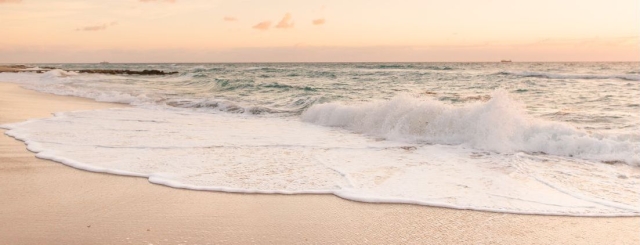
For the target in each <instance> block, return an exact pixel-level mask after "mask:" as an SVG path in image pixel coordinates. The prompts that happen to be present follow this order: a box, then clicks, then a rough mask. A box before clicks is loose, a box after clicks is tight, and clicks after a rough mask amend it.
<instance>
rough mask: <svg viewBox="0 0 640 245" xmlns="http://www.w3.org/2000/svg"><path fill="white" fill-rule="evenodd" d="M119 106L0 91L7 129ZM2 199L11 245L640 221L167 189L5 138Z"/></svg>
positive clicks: (587, 234) (507, 232)
mask: <svg viewBox="0 0 640 245" xmlns="http://www.w3.org/2000/svg"><path fill="white" fill-rule="evenodd" d="M113 107H126V105H122V104H113V103H102V102H95V101H92V100H90V99H83V98H76V97H67V96H57V95H51V94H44V93H39V92H35V91H30V90H26V89H22V88H20V86H19V85H17V84H10V83H3V82H0V124H4V123H11V122H19V121H24V120H27V119H29V118H42V117H47V116H50V114H51V113H53V112H59V111H70V110H87V109H105V108H113ZM5 131H6V130H1V132H2V133H3V135H4V132H5ZM0 193H3V198H2V199H0V207H1V208H0V226H2V227H7V229H3V230H0V241H1V242H2V243H7V244H42V243H67V244H87V243H89V244H122V243H133V244H140V243H153V244H165V243H168V244H175V243H197V244H208V243H212V244H213V243H250V242H253V243H255V242H260V243H364V242H367V241H368V242H373V243H393V242H398V241H403V240H404V241H405V242H407V241H408V242H411V241H413V242H415V243H454V244H460V243H504V244H514V243H517V244H550V243H551V244H557V243H562V244H588V243H596V244H597V243H605V244H616V243H617V244H625V243H631V244H635V243H639V242H640V235H639V234H640V217H615V218H604V217H566V216H541V215H521V214H505V213H491V212H482V211H470V210H457V209H447V208H438V207H428V206H419V205H410V204H377V203H361V202H354V201H348V200H345V199H341V198H339V197H336V196H333V195H313V194H306V195H270V194H239V193H223V192H208V191H191V190H184V189H175V188H168V187H166V186H161V185H154V184H151V183H149V182H148V180H147V179H142V178H131V177H126V176H118V175H110V174H102V173H91V172H87V171H83V170H78V169H74V168H71V167H68V166H65V165H62V164H59V163H55V162H52V161H48V160H42V159H37V158H35V156H34V154H33V153H31V152H29V151H27V150H26V148H25V145H24V143H23V142H21V141H17V140H15V139H13V138H11V137H8V136H6V135H4V136H3V137H0Z"/></svg>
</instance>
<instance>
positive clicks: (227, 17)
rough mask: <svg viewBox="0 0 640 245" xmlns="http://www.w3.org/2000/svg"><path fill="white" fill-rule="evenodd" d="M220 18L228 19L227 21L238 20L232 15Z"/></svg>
mask: <svg viewBox="0 0 640 245" xmlns="http://www.w3.org/2000/svg"><path fill="white" fill-rule="evenodd" d="M222 20H224V21H229V22H231V21H238V19H237V18H236V17H233V16H225V17H224V18H222Z"/></svg>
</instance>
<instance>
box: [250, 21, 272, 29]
mask: <svg viewBox="0 0 640 245" xmlns="http://www.w3.org/2000/svg"><path fill="white" fill-rule="evenodd" d="M269 27H271V21H263V22H260V23H258V24H256V25H255V26H253V27H252V28H253V29H257V30H261V31H265V30H268V29H269Z"/></svg>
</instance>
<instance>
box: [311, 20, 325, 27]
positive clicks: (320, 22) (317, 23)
mask: <svg viewBox="0 0 640 245" xmlns="http://www.w3.org/2000/svg"><path fill="white" fill-rule="evenodd" d="M311 23H313V25H315V26H319V25H324V23H325V20H324V19H315V20H313V21H312V22H311Z"/></svg>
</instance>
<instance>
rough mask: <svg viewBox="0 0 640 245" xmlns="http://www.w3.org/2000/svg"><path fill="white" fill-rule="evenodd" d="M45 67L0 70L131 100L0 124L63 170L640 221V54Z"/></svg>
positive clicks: (33, 84) (64, 88)
mask: <svg viewBox="0 0 640 245" xmlns="http://www.w3.org/2000/svg"><path fill="white" fill-rule="evenodd" d="M42 66H56V67H60V68H62V69H64V70H53V71H49V72H45V73H41V74H37V73H1V74H0V80H1V81H9V82H16V83H19V84H22V85H23V86H24V87H25V88H29V89H33V90H37V91H42V92H47V93H53V94H59V95H71V96H79V97H86V98H92V99H95V100H97V101H108V102H117V103H126V104H131V105H133V106H132V107H130V108H120V109H108V110H94V111H75V112H59V113H56V114H55V116H54V117H52V118H48V119H37V120H30V121H27V122H22V123H16V124H9V125H3V127H4V128H7V129H9V130H8V131H6V134H8V135H10V136H13V137H15V138H17V139H20V140H23V141H25V143H26V144H27V145H28V149H29V150H31V151H34V152H37V157H40V158H44V159H50V160H53V161H57V162H60V163H63V164H66V165H69V166H71V167H75V168H79V169H84V170H88V171H95V172H105V173H112V174H119V175H130V176H139V177H145V178H148V179H149V181H150V182H152V183H156V184H161V185H167V186H171V187H176V188H186V189H194V190H209V191H227V192H243V193H244V192H246V193H281V194H297V193H323V194H333V195H336V196H339V197H342V198H345V199H349V200H355V201H363V202H385V203H412V204H421V205H431V206H442V207H451V208H459V209H474V210H486V211H497V212H508V213H527V214H551V215H575V216H640V194H639V192H640V156H639V153H640V144H639V143H640V133H639V132H640V130H639V129H640V72H639V71H640V64H639V63H506V64H505V63H345V64H337V63H336V64H334V63H320V64H311V63H310V64H43V65H42ZM79 69H132V70H142V69H161V70H165V71H178V72H179V73H178V74H176V75H170V76H124V75H121V76H120V75H118V76H116V75H100V74H78V73H76V72H73V70H79Z"/></svg>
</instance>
